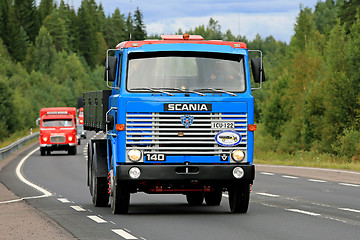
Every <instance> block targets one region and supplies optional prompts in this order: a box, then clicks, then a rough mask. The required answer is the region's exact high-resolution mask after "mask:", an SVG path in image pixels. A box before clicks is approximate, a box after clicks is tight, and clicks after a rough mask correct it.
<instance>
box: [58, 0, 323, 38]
mask: <svg viewBox="0 0 360 240" xmlns="http://www.w3.org/2000/svg"><path fill="white" fill-rule="evenodd" d="M56 1H58V2H59V0H55V2H56ZM95 1H96V3H97V4H99V3H100V2H101V3H102V5H103V8H104V11H105V14H106V15H108V14H110V15H111V14H112V13H113V12H114V11H115V9H116V8H117V7H118V8H119V9H120V12H121V13H122V14H125V15H126V16H127V15H128V13H129V11H130V6H131V11H132V12H134V10H135V9H136V7H139V8H140V10H141V11H142V13H143V17H144V18H143V19H144V23H145V25H146V31H147V33H148V35H151V34H174V33H175V32H177V31H178V30H179V29H182V30H183V32H184V31H186V30H189V29H194V28H195V27H197V26H200V25H204V26H206V25H207V24H208V22H209V20H210V18H213V19H214V20H216V21H218V23H219V24H220V26H221V31H222V32H223V33H225V32H226V31H227V30H228V29H230V30H231V32H232V34H233V35H235V36H237V35H238V34H240V35H241V36H246V38H247V39H248V40H252V39H254V38H255V36H256V34H257V33H259V34H260V36H261V37H262V38H265V37H267V36H270V35H272V36H273V37H274V38H275V39H276V40H280V41H283V42H287V43H289V42H290V40H291V36H292V35H293V34H294V24H295V22H296V17H297V16H298V14H299V11H300V5H301V4H302V6H304V7H310V8H312V9H314V6H315V5H316V3H317V2H318V1H319V0H177V1H174V0H95ZM65 2H67V3H68V4H69V5H70V6H73V7H74V9H75V10H77V9H78V8H79V6H80V4H81V0H65Z"/></svg>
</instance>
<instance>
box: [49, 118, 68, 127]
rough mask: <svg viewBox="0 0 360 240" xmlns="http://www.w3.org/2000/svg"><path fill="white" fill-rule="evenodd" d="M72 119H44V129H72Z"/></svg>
mask: <svg viewBox="0 0 360 240" xmlns="http://www.w3.org/2000/svg"><path fill="white" fill-rule="evenodd" d="M72 126H73V121H72V120H71V119H44V120H43V123H42V127H72Z"/></svg>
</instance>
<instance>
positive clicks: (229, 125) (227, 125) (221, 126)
mask: <svg viewBox="0 0 360 240" xmlns="http://www.w3.org/2000/svg"><path fill="white" fill-rule="evenodd" d="M211 128H216V129H234V128H235V122H212V123H211Z"/></svg>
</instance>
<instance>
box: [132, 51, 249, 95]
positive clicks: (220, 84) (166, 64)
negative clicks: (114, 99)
mask: <svg viewBox="0 0 360 240" xmlns="http://www.w3.org/2000/svg"><path fill="white" fill-rule="evenodd" d="M139 88H181V89H188V90H195V89H200V88H216V89H223V90H227V91H232V92H244V91H245V71H244V58H243V56H242V55H236V54H219V53H201V52H190V53H189V52H186V53H181V52H162V53H132V54H129V62H128V76H127V89H128V90H129V91H131V90H132V89H133V90H138V89H139Z"/></svg>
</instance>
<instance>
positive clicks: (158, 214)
mask: <svg viewBox="0 0 360 240" xmlns="http://www.w3.org/2000/svg"><path fill="white" fill-rule="evenodd" d="M85 143H86V141H84V140H83V141H82V145H80V146H79V147H78V153H77V155H75V156H70V155H67V154H66V152H65V151H64V152H54V154H52V155H51V156H43V157H42V156H40V152H39V151H35V152H34V153H33V154H31V155H30V156H29V157H28V158H27V159H26V161H24V162H23V166H22V168H21V169H22V171H21V173H22V174H21V175H23V176H24V177H25V178H26V179H27V180H29V181H30V182H31V183H33V184H36V185H37V186H39V187H41V189H43V190H47V191H48V192H50V193H51V196H47V195H46V194H45V195H44V191H43V192H40V191H39V190H36V189H34V188H33V187H30V186H28V185H27V184H25V183H23V182H22V181H20V180H19V178H18V176H16V174H15V170H16V168H17V167H18V165H19V163H20V159H19V160H16V161H13V162H11V163H10V164H8V165H7V166H6V167H5V168H4V169H3V172H2V174H1V176H0V178H1V179H0V180H1V181H2V182H3V183H4V184H5V185H6V186H7V187H8V188H9V189H10V190H12V191H13V192H14V193H15V194H16V195H17V196H19V197H35V198H29V199H27V200H26V201H27V202H28V203H30V204H31V205H32V206H34V207H35V208H37V209H39V210H40V211H42V212H44V213H45V214H46V215H48V216H49V217H51V218H52V219H53V220H55V221H56V222H57V223H59V224H60V225H61V226H63V227H64V228H65V229H66V230H68V231H69V232H70V233H71V234H72V235H74V236H75V237H76V238H78V239H143V240H145V239H146V240H169V239H171V240H177V239H179V240H183V239H196V240H202V239H206V240H212V239H214V240H219V239H256V240H262V239H264V240H271V239H276V240H282V239H283V240H289V239H291V240H297V239H299V240H305V239H311V240H313V239H316V240H321V239H324V240H330V239H342V240H346V239H349V240H354V239H359V238H360V237H359V236H360V185H359V184H344V183H339V182H333V181H322V180H319V179H318V178H317V177H316V176H313V177H312V178H304V177H296V176H294V175H284V174H280V173H270V172H257V173H256V179H255V183H254V186H253V188H252V193H251V200H250V207H249V211H248V213H247V214H232V213H230V212H229V204H228V197H227V195H226V194H224V195H223V199H222V203H221V205H220V206H219V207H209V206H205V205H204V206H199V207H190V206H188V204H187V203H186V199H185V196H182V195H147V194H143V193H137V194H132V195H131V200H130V201H131V203H130V204H131V205H130V210H129V214H128V215H112V214H111V210H110V207H106V208H95V207H93V205H92V203H91V196H90V193H89V190H88V188H87V186H86V158H85V156H84V154H83V152H84V147H85V145H86V144H85ZM304 171H306V170H304ZM359 176H360V175H357V176H355V175H354V177H359ZM41 189H40V190H41Z"/></svg>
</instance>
